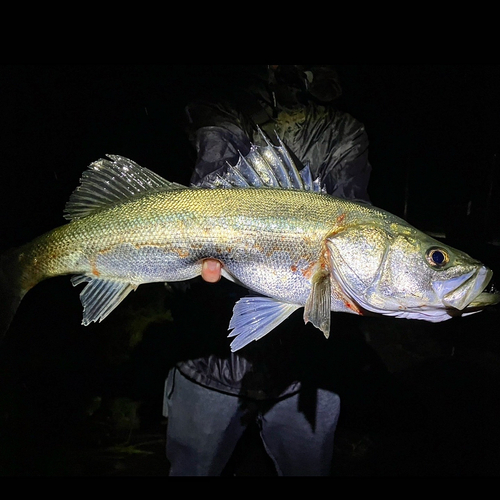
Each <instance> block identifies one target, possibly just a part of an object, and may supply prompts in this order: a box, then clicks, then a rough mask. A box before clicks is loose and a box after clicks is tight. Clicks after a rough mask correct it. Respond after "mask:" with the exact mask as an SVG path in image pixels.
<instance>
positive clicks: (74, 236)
mask: <svg viewBox="0 0 500 500" xmlns="http://www.w3.org/2000/svg"><path fill="white" fill-rule="evenodd" d="M278 141H279V143H278V145H275V144H273V143H271V142H270V140H268V139H267V138H266V143H265V144H264V145H259V146H257V145H255V144H253V145H252V146H251V148H250V151H249V153H248V154H247V155H246V156H243V155H241V154H240V156H239V159H238V160H237V163H236V164H235V165H230V164H228V165H227V166H226V168H225V170H224V171H223V172H222V173H220V172H219V173H214V174H211V175H209V176H207V177H206V178H205V180H204V181H203V182H202V183H200V185H196V186H184V185H181V184H178V183H175V182H170V181H167V180H166V179H164V178H162V177H161V176H159V175H158V174H156V173H154V172H153V171H151V170H149V169H147V168H143V167H141V166H140V165H138V164H137V163H135V162H134V161H132V160H130V159H128V158H125V157H123V156H119V155H106V157H105V158H101V159H99V160H97V161H95V162H92V163H91V164H90V165H89V167H88V169H87V170H86V171H85V172H84V173H83V174H82V178H81V180H80V185H79V186H78V187H77V188H76V190H75V191H74V192H73V194H72V195H71V196H70V199H69V201H68V202H67V204H66V207H65V211H64V216H65V218H66V219H67V220H68V221H69V222H68V223H66V224H64V225H62V226H60V227H57V228H55V229H53V230H52V231H49V232H47V233H45V234H43V235H41V236H40V237H38V238H36V239H34V240H33V241H31V242H29V243H27V244H25V245H23V246H21V247H19V248H16V249H13V250H10V251H9V252H7V253H5V254H3V255H2V256H1V259H0V260H1V262H0V278H1V280H0V308H1V310H0V329H1V331H2V332H5V331H6V330H8V327H9V325H10V323H11V320H12V318H13V316H14V314H15V311H16V309H17V307H18V305H19V303H20V301H21V299H22V298H23V296H24V295H25V294H26V293H27V292H28V290H30V289H31V288H33V287H34V286H35V285H36V284H37V283H39V282H40V281H42V280H44V279H47V278H50V277H53V276H59V275H65V274H68V275H72V277H71V282H72V284H73V285H74V286H78V285H81V284H84V285H85V286H84V288H83V289H82V291H81V293H80V300H81V303H82V305H83V320H82V324H83V325H89V324H90V323H92V322H101V321H102V320H104V319H105V318H106V317H107V316H108V315H109V314H110V313H111V312H112V311H113V310H114V309H115V308H116V307H117V306H118V305H119V304H120V303H121V302H122V301H123V300H124V299H125V298H126V297H127V296H128V294H129V293H130V292H131V291H132V290H136V289H137V287H138V286H139V285H141V284H144V283H151V282H166V283H168V282H177V281H184V280H189V279H192V278H194V277H196V276H199V275H200V274H201V269H202V262H203V260H204V259H207V258H213V259H217V260H219V261H220V262H221V263H222V275H223V276H224V277H225V278H226V279H229V280H231V281H234V282H235V283H237V284H239V285H241V286H243V287H245V288H247V289H248V290H249V294H248V295H247V296H244V297H243V298H241V299H240V300H238V301H237V302H236V303H235V305H234V309H233V315H232V318H231V319H230V321H229V328H228V330H229V334H228V336H229V337H230V338H231V339H232V341H231V345H230V347H231V350H232V351H237V350H239V349H241V348H243V347H244V346H246V345H247V344H249V343H250V342H252V341H255V340H258V339H260V338H262V337H263V336H265V335H267V334H268V333H269V332H271V331H272V330H273V329H274V328H276V327H277V326H278V325H279V324H281V323H282V322H283V321H285V320H286V319H287V318H288V317H289V316H290V315H291V314H292V313H293V312H294V311H296V310H297V309H300V308H303V309H304V312H303V317H304V322H305V323H308V322H310V323H312V324H313V325H314V326H315V327H316V328H318V329H319V330H320V331H322V332H323V334H324V335H325V337H327V338H328V336H329V333H330V323H331V312H332V311H333V312H344V313H350V314H357V315H366V314H376V315H385V316H393V317H395V318H408V319H419V320H425V321H430V322H440V321H445V320H448V319H450V318H452V317H455V316H465V315H468V314H472V313H475V312H479V311H481V310H482V309H484V308H485V307H487V306H491V305H494V304H496V303H498V302H499V300H500V294H498V293H496V292H494V291H491V290H490V291H487V290H485V288H486V287H487V285H488V283H489V282H490V281H491V279H492V274H493V272H492V270H491V269H489V268H488V267H487V266H485V265H484V264H482V263H481V262H479V261H477V260H475V259H473V258H472V257H470V256H469V255H467V254H466V253H464V252H462V251H460V250H457V249H454V248H452V247H450V246H448V245H445V244H443V243H442V242H440V241H437V240H435V239H433V238H432V237H431V236H429V235H427V234H425V233H424V232H422V231H419V230H418V229H416V228H414V227H413V226H411V225H410V224H408V223H407V222H406V221H404V220H403V219H401V218H399V217H397V216H395V215H393V214H391V213H389V212H387V211H385V210H383V209H380V208H377V207H374V206H372V205H371V204H369V203H366V202H361V201H356V200H346V199H342V198H337V197H334V196H331V195H329V194H327V193H326V192H325V191H324V189H323V188H322V186H321V180H320V179H313V176H312V173H311V169H310V168H309V166H307V165H306V166H302V165H297V164H296V160H295V159H294V158H296V157H294V156H293V154H291V151H290V150H288V148H287V146H286V145H285V144H284V143H283V142H282V141H281V140H280V139H279V137H278Z"/></svg>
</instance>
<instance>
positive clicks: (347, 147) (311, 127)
mask: <svg viewBox="0 0 500 500" xmlns="http://www.w3.org/2000/svg"><path fill="white" fill-rule="evenodd" d="M285 85H288V84H287V83H286V82H285ZM299 87H300V85H299ZM275 88H276V87H275ZM290 88H291V89H292V91H293V88H294V87H293V85H288V87H286V88H285V90H290ZM278 89H279V87H278ZM258 90H259V91H258V92H257V93H256V94H255V95H256V101H258V105H257V106H254V107H253V108H252V113H251V115H250V116H248V114H244V113H243V112H242V111H241V110H240V108H238V109H236V107H235V106H233V105H231V104H228V103H217V104H213V103H207V102H200V103H195V104H192V105H190V106H188V107H187V109H186V111H187V117H188V122H189V124H188V133H189V136H190V139H191V141H192V143H193V145H194V146H195V148H196V151H197V161H196V166H195V171H194V173H193V176H192V182H193V184H196V183H199V182H200V181H201V179H203V177H205V176H206V175H207V174H209V173H212V172H215V171H222V170H223V169H225V168H226V164H227V162H229V163H231V164H232V165H235V164H236V162H237V160H238V155H239V153H240V152H241V153H242V154H243V155H245V154H246V153H248V150H249V148H250V143H251V142H254V143H256V144H261V145H264V143H263V139H262V137H261V136H260V134H259V133H258V131H257V126H259V127H260V128H261V129H262V130H263V131H264V132H266V134H267V135H268V136H269V137H270V138H271V139H273V138H275V134H278V135H279V136H280V138H281V140H282V141H283V142H284V143H285V144H286V145H287V147H288V148H289V149H290V150H291V151H292V152H293V153H294V154H295V155H296V157H297V159H298V160H299V162H300V163H302V165H309V167H310V168H311V170H312V172H313V174H314V177H320V178H321V181H322V184H323V185H324V186H326V189H327V191H328V193H330V194H332V195H335V196H340V197H344V198H350V199H359V200H365V201H369V198H368V194H367V185H368V180H369V176H370V172H371V166H370V164H369V162H368V137H367V135H366V132H365V129H364V127H363V125H362V124H361V123H360V122H358V121H357V120H356V119H354V118H353V117H352V116H350V115H349V114H347V113H343V112H340V111H337V110H335V109H333V108H332V107H331V106H327V105H323V104H318V103H317V102H314V100H311V101H309V102H305V103H304V102H299V99H298V98H297V99H294V98H293V92H292V91H289V92H288V94H287V96H288V99H287V100H286V106H283V105H280V104H279V101H278V102H277V101H276V98H275V95H271V94H274V91H273V90H269V89H267V93H266V88H262V87H261V88H259V89H258ZM281 90H282V92H281V93H282V94H283V89H281ZM332 92H333V91H332ZM331 94H332V93H330V94H329V95H331ZM290 95H292V97H290ZM302 101H303V99H302ZM272 103H274V105H273V104H272ZM256 110H257V111H256ZM220 285H221V284H218V285H215V286H217V287H219V286H220ZM208 286H214V285H208ZM222 286H223V287H224V286H226V287H229V289H230V292H228V293H225V292H222V295H224V296H231V295H232V296H231V299H230V300H231V303H232V304H234V302H236V300H237V298H238V297H235V296H234V295H235V293H238V289H239V291H240V293H241V296H243V295H246V291H245V290H243V289H241V287H236V286H235V285H233V284H226V285H222ZM217 292H218V293H219V292H220V290H219V289H218V290H217ZM183 300H184V301H188V300H189V299H188V298H187V297H184V298H183ZM212 300H213V297H211V298H210V301H211V302H212ZM221 301H222V298H221V297H219V304H220V302H221ZM213 307H218V306H213ZM208 314H210V313H208ZM229 318H230V313H229V314H228V315H227V318H226V321H227V323H226V325H227V324H228V322H229ZM174 322H175V311H174ZM188 328H189V327H188ZM192 328H193V326H191V329H192ZM226 329H227V326H226ZM304 330H305V327H304V323H303V320H302V318H301V315H300V313H295V314H294V315H292V317H291V318H289V319H288V320H287V321H285V322H284V323H283V324H282V325H280V326H279V327H278V328H277V329H275V330H274V331H273V332H271V333H269V334H268V335H267V336H266V337H264V338H263V339H260V340H259V341H258V342H252V343H251V344H250V345H248V346H247V347H245V348H244V349H242V350H241V351H239V352H237V353H231V352H230V350H229V341H228V339H226V338H224V342H225V344H224V346H223V347H222V348H220V349H219V350H218V352H216V353H210V352H209V350H207V354H206V355H205V354H204V355H202V356H193V357H192V358H191V359H186V360H185V361H182V362H180V363H178V364H177V367H178V369H179V370H180V371H181V372H182V373H183V374H184V375H185V376H187V377H188V378H190V379H191V380H194V381H195V382H197V383H199V384H201V385H204V386H206V387H210V388H212V389H215V390H219V391H222V392H226V393H229V394H234V395H239V396H242V397H250V398H253V399H267V398H276V397H281V396H285V395H287V394H292V393H294V392H297V391H298V390H299V389H300V387H301V382H302V381H303V380H304V377H306V378H307V374H306V373H304V372H303V370H302V367H303V366H304V359H305V358H311V356H314V352H313V351H314V349H321V342H325V339H324V337H323V336H322V335H321V334H320V333H319V332H316V331H315V332H308V335H306V334H305V333H304ZM314 334H316V335H315V336H314ZM221 336H222V337H225V335H224V331H222V332H221ZM313 336H314V338H313ZM212 341H214V339H213V337H212V338H211V339H210V340H209V342H212ZM216 350H217V349H216ZM309 361H310V359H309Z"/></svg>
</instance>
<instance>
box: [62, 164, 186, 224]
mask: <svg viewBox="0 0 500 500" xmlns="http://www.w3.org/2000/svg"><path fill="white" fill-rule="evenodd" d="M106 156H107V157H108V158H109V160H108V159H104V158H101V159H100V160H97V161H95V162H93V163H91V164H90V165H89V167H88V170H86V171H85V172H84V173H83V175H82V178H81V181H80V182H81V184H80V185H79V186H78V187H77V188H76V189H75V190H74V191H73V194H72V195H71V196H70V198H69V201H68V203H66V208H65V209H64V217H65V218H66V219H70V220H72V219H80V218H81V217H86V216H87V215H90V214H91V213H94V212H97V211H99V210H102V209H103V208H107V207H109V206H111V205H113V204H115V203H119V202H123V201H124V200H127V199H130V198H134V197H135V196H140V195H142V194H144V193H149V192H151V191H153V190H157V189H181V188H185V186H182V185H181V184H176V183H174V182H169V181H167V180H165V179H163V177H160V176H159V175H158V174H155V173H154V172H152V171H151V170H148V169H147V168H143V167H141V166H139V165H138V164H137V163H135V162H134V161H132V160H129V159H128V158H125V157H123V156H118V155H106Z"/></svg>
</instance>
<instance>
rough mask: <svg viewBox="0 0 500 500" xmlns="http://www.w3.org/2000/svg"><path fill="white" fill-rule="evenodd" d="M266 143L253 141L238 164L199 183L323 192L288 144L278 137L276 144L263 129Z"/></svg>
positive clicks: (216, 185)
mask: <svg viewBox="0 0 500 500" xmlns="http://www.w3.org/2000/svg"><path fill="white" fill-rule="evenodd" d="M259 132H260V134H261V136H262V137H263V138H264V140H265V142H266V144H267V146H257V145H255V144H252V145H251V147H250V151H249V152H248V154H247V155H246V156H243V155H241V154H240V157H239V159H238V162H237V163H236V165H231V164H229V163H228V164H227V166H226V167H225V169H224V170H223V171H222V172H217V173H213V174H209V175H207V176H206V177H205V178H204V179H203V181H202V182H201V183H200V184H199V186H200V187H206V188H227V189H230V188H234V187H272V188H282V189H301V190H306V191H316V192H321V191H322V188H321V185H320V182H319V179H316V180H313V178H312V173H311V170H310V168H309V166H308V165H306V166H305V167H303V168H302V169H301V170H299V169H298V168H297V166H296V164H295V161H294V160H293V158H292V155H291V154H290V153H289V151H288V149H287V147H286V146H285V144H284V143H283V142H282V140H281V139H280V138H279V136H278V141H279V144H280V145H279V146H274V145H273V144H272V143H271V142H270V141H269V139H268V138H267V137H266V135H265V134H264V133H263V132H262V130H260V128H259Z"/></svg>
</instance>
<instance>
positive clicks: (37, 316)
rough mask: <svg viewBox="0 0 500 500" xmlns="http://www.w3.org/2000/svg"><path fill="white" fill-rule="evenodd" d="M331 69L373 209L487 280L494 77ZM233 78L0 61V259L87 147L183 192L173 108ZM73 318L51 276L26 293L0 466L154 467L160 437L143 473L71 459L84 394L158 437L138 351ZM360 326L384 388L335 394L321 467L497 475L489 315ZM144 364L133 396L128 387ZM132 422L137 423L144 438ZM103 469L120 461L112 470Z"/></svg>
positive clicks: (499, 106)
mask: <svg viewBox="0 0 500 500" xmlns="http://www.w3.org/2000/svg"><path fill="white" fill-rule="evenodd" d="M335 67H336V69H337V71H338V73H339V76H340V81H341V85H342V88H343V95H342V96H341V97H340V98H339V99H338V100H337V101H336V103H335V105H336V106H337V107H338V108H339V109H341V110H343V111H346V112H348V113H350V114H352V115H353V116H354V117H355V118H357V119H358V120H360V121H361V122H363V123H364V125H365V127H366V130H367V133H368V136H369V138H370V155H369V157H370V162H371V164H372V166H373V174H372V178H371V182H370V187H369V192H370V196H371V198H372V201H373V203H374V204H375V205H377V206H380V207H381V208H384V209H387V210H389V211H391V212H393V213H395V214H397V215H399V216H405V217H406V218H407V219H408V221H409V222H410V223H412V224H413V225H415V226H417V227H419V228H420V229H422V230H427V231H432V232H433V233H435V234H439V235H446V236H447V242H448V243H450V244H452V245H453V246H457V247H460V248H461V249H464V250H466V251H467V252H469V253H471V254H472V255H473V256H474V257H476V258H478V259H480V260H482V261H484V262H486V263H487V264H488V265H490V266H491V267H492V268H493V270H494V271H495V273H496V275H497V276H498V275H499V274H500V259H499V257H500V250H499V246H498V244H499V241H500V231H499V222H500V221H499V216H498V208H499V186H498V177H499V174H498V171H499V162H498V154H499V153H500V152H499V144H500V120H499V117H500V98H499V92H498V89H499V88H500V87H499V84H500V67H499V66H496V65H336V66H335ZM249 69H252V68H243V67H237V66H230V65H219V66H196V65H194V66H187V65H183V66H182V65H181V66H180V65H175V66H168V65H166V66H165V65H162V66H157V65H143V66H140V65H121V66H119V65H74V66H73V65H71V66H60V65H32V66H26V65H12V66H2V67H1V68H0V113H1V121H0V123H1V125H0V154H1V156H0V190H1V191H0V204H1V205H0V250H1V251H3V250H6V249H8V248H10V247H13V246H17V245H20V244H22V243H25V242H27V241H29V240H30V239H32V238H34V237H36V236H38V235H39V234H41V233H43V232H45V231H48V230H50V229H52V228H54V227H56V226H58V225H61V224H62V223H64V219H63V218H62V210H63V208H64V204H65V202H66V201H67V199H68V198H69V195H70V194H71V192H72V191H73V189H74V188H75V187H76V186H77V185H78V182H79V178H80V175H81V173H82V171H83V170H84V169H85V168H86V166H87V165H88V164H89V163H90V162H92V161H94V160H96V159H98V158H100V157H102V156H103V155H104V154H107V153H113V154H120V155H123V156H126V157H129V158H131V159H133V160H134V161H136V162H137V163H139V164H140V165H142V166H145V167H147V168H149V169H151V170H153V171H155V172H157V173H158V174H160V175H162V176H163V177H165V178H167V179H169V180H172V181H177V182H181V183H187V182H188V180H189V177H190V173H191V169H192V166H193V163H194V152H193V150H192V149H191V147H190V145H189V143H188V140H187V137H186V135H185V133H184V131H183V130H182V127H181V121H182V119H183V109H184V106H185V105H186V104H187V103H188V102H189V101H190V100H192V99H197V98H200V97H204V96H207V95H213V92H214V91H215V89H217V91H218V92H220V95H221V96H224V95H228V96H231V93H232V92H235V89H236V88H237V85H238V84H239V83H241V81H243V80H244V78H245V75H246V71H248V70H249ZM207 286H208V285H207ZM141 288H143V287H141ZM144 288H147V289H148V290H153V291H148V292H139V291H138V292H136V295H132V296H131V298H130V299H128V300H129V301H130V302H132V301H135V303H136V304H143V303H147V302H148V300H150V299H151V297H153V298H154V300H159V301H161V300H162V298H161V297H162V293H163V289H162V288H161V287H158V286H153V287H151V288H148V287H144ZM141 294H142V295H141ZM120 307H124V308H126V305H125V304H123V305H122V306H120ZM114 314H115V313H114ZM227 320H229V316H228V317H227ZM80 321H81V306H80V304H79V299H78V291H77V290H75V289H73V288H72V286H71V285H70V283H69V279H68V278H67V277H61V278H55V279H53V280H49V281H48V282H44V283H41V284H40V285H38V286H37V287H36V288H35V289H34V290H32V291H31V292H30V293H29V294H28V295H27V296H26V297H25V299H24V300H23V303H22V304H21V306H20V308H19V310H18V313H17V315H16V318H15V320H14V323H13V325H12V332H11V333H12V336H9V337H8V338H7V339H6V341H5V342H4V345H3V347H2V351H1V352H0V362H1V367H0V376H1V377H2V379H1V380H0V384H1V387H2V392H1V395H0V399H1V405H0V425H1V426H2V427H3V430H0V438H1V440H0V445H1V446H2V450H3V454H2V455H1V457H2V461H1V462H0V473H1V474H3V475H54V474H55V475H65V474H69V475H92V474H94V475H112V474H129V475H144V474H150V475H151V474H152V475H162V474H166V472H167V469H168V464H167V463H166V461H165V459H164V455H163V453H162V446H163V443H160V446H159V448H158V449H155V454H154V456H155V457H156V460H157V462H155V465H151V464H149V462H147V460H148V457H149V455H148V456H147V457H143V461H142V462H141V461H140V460H139V462H136V461H130V460H129V459H128V458H127V456H125V455H123V454H122V455H120V456H119V457H118V458H116V456H114V455H113V460H114V462H113V466H112V467H109V466H108V465H103V463H102V462H98V463H99V466H96V465H95V459H94V458H92V459H91V458H88V449H87V448H88V446H89V442H90V445H91V446H90V448H91V450H101V448H103V447H105V445H106V446H107V445H108V444H109V443H108V442H106V440H105V439H104V438H103V437H102V436H100V434H99V431H97V430H96V428H97V427H99V424H100V422H97V423H96V422H95V421H92V422H91V423H89V420H92V419H96V416H95V415H96V414H95V413H92V412H90V411H89V409H88V408H89V405H90V401H92V400H93V398H95V397H96V396H99V397H100V398H101V401H104V400H106V398H108V399H110V398H112V397H115V396H116V395H118V396H127V397H131V398H132V399H140V400H146V401H148V400H152V401H153V403H151V408H152V410H150V414H149V416H148V417H145V416H144V415H143V417H142V420H141V424H140V425H137V426H136V427H135V428H134V431H133V433H135V434H140V432H146V431H147V432H152V433H153V434H154V435H155V436H156V435H161V434H162V432H163V428H162V427H161V426H162V425H163V424H161V423H159V421H160V416H159V415H158V414H159V413H161V408H159V406H158V404H159V403H158V401H159V400H160V399H161V387H162V384H163V379H162V377H163V375H164V371H165V370H164V369H161V368H158V369H157V371H155V369H153V368H151V367H154V366H156V365H155V360H154V359H150V358H148V356H153V358H154V349H153V350H152V351H148V350H147V349H145V348H144V346H142V350H143V351H146V352H148V354H147V356H146V355H145V354H144V355H142V354H141V356H145V357H146V359H149V362H150V366H148V367H147V366H146V365H147V361H146V362H144V361H141V362H139V363H135V364H134V363H132V365H133V369H131V368H130V366H131V362H130V360H131V359H134V356H135V357H137V352H139V351H140V349H141V344H139V346H138V347H137V348H136V349H132V350H130V349H127V348H125V347H124V341H123V339H120V340H116V338H115V337H114V338H115V340H107V339H106V335H107V329H108V328H110V329H112V328H113V324H114V323H113V321H114V320H112V319H111V318H109V322H110V326H109V327H107V326H106V322H107V321H108V319H107V320H106V322H105V323H103V324H101V325H92V326H91V327H88V328H87V329H84V328H83V327H80V325H79V323H80ZM115 328H116V327H115ZM362 330H363V332H364V338H365V341H366V342H367V344H368V345H369V348H370V349H372V350H373V353H374V355H376V356H377V358H378V360H379V361H380V364H381V366H382V367H383V371H384V377H382V378H380V379H378V382H377V383H378V384H379V385H377V384H375V385H374V386H373V387H372V388H371V389H363V390H365V391H367V393H369V396H368V397H367V398H366V399H365V400H364V403H363V404H360V403H359V401H360V398H358V399H356V398H355V397H354V398H353V399H352V401H354V402H353V403H352V404H351V405H349V401H350V400H349V397H348V396H347V397H346V401H347V404H346V407H345V408H344V407H343V409H344V410H345V411H344V412H343V415H344V416H343V417H341V421H340V423H339V429H338V433H337V436H338V437H337V445H336V458H335V461H334V470H333V474H334V475H398V474H416V475H441V474H446V475H498V472H499V470H500V456H499V455H500V451H499V450H500V429H499V424H498V422H499V417H500V393H499V392H498V389H499V382H500V364H499V361H500V352H499V341H498V340H497V336H498V312H497V311H496V310H494V311H488V312H484V313H481V314H479V315H476V316H473V317H470V318H464V319H461V320H457V321H451V322H448V323H447V324H442V325H428V324H422V323H421V322H410V321H406V320H386V319H382V320H380V321H378V322H373V321H372V322H368V323H367V324H365V325H364V326H363V328H362ZM155 342H160V343H161V340H158V339H156V340H155ZM152 353H153V354H152ZM139 357H140V356H139ZM124 360H125V361H124ZM141 363H142V364H141ZM157 364H158V362H157ZM149 368H151V374H150V375H149V376H148V377H146V379H147V382H143V384H144V385H147V386H148V388H147V389H144V392H145V394H146V395H144V394H141V383H138V382H137V380H139V379H141V377H143V376H144V374H141V370H147V369H149ZM154 376H156V378H155V379H154ZM386 377H388V378H386ZM153 379H154V382H153V381H152V380H153ZM117 380H119V382H118V383H117ZM382 381H383V382H382ZM365 382H366V384H367V385H368V386H370V381H365ZM108 383H109V384H108ZM372 383H373V381H372ZM384 384H385V385H384ZM132 386H133V387H134V391H135V392H134V391H132V392H131V391H130V390H129V389H128V388H130V387H132ZM382 386H384V387H385V389H381V387H382ZM117 387H118V388H117ZM388 388H389V389H388ZM409 388H411V390H410V389H409ZM370 390H371V392H370ZM391 390H392V391H393V392H391ZM384 391H385V392H384ZM382 393H383V394H384V395H382ZM389 393H390V394H389ZM388 394H389V395H388ZM408 394H411V397H410V396H408ZM416 400H418V404H417V403H415V401H416ZM356 401H358V402H356ZM155 405H156V406H155ZM415 405H416V406H415ZM143 406H147V404H143ZM416 407H418V408H417V409H416ZM99 411H101V414H100V415H101V418H102V419H104V420H105V416H106V415H108V416H109V414H110V410H109V408H108V409H107V410H106V411H107V412H108V413H106V411H104V410H103V409H102V407H101V409H100V410H99ZM155 412H157V420H155V418H154V416H151V415H154V414H155ZM91 413H92V415H91ZM97 414H98V416H99V412H97ZM417 414H418V417H416V416H415V415H417ZM103 415H104V416H103ZM106 418H108V417H106ZM97 420H99V418H97ZM108 420H109V418H108ZM115 420H116V419H115ZM144 422H146V423H144ZM90 425H92V426H93V427H92V431H91V432H90V431H89V430H88V427H89V426H90ZM106 425H107V427H106V429H107V431H106V436H107V439H109V440H110V442H114V441H113V438H116V439H118V440H119V441H120V440H121V441H127V439H128V440H130V432H129V435H127V437H126V438H123V436H122V435H121V434H119V432H118V437H117V435H116V433H115V434H114V432H115V430H116V429H115V428H116V426H114V427H113V425H112V424H110V423H109V422H108V423H107V424H106ZM148 425H149V426H150V427H151V426H152V427H153V428H154V429H153V430H152V431H151V429H150V428H149V427H148V428H147V429H146V431H145V430H144V429H145V428H146V427H147V426H148ZM155 426H156V427H155ZM126 427H127V425H125V428H126ZM110 429H112V430H110ZM89 432H90V433H89ZM89 435H91V439H90V438H89V439H90V441H89V440H87V438H88V436H89ZM80 436H83V438H80ZM86 440H87V442H86V443H83V441H86ZM65 444H67V446H65ZM68 450H71V451H68ZM82 450H85V453H84V451H82ZM86 453H87V454H86ZM96 453H98V451H96ZM124 456H125V459H123V457H124ZM244 457H245V453H243V454H242V455H241V456H240V459H239V460H241V461H244ZM122 459H123V460H122ZM127 460H129V461H127ZM87 462H90V463H92V464H94V465H92V466H89V465H87ZM118 462H119V463H122V462H123V463H127V464H133V465H129V466H127V467H125V466H123V469H120V467H119V466H117V465H116V463H118ZM137 463H140V465H139V466H138V468H137V469H135V468H134V467H135V466H136V465H137ZM147 464H149V465H147ZM235 467H236V466H235ZM241 470H243V469H241ZM250 470H251V469H250ZM240 473H241V474H244V472H240ZM250 473H252V472H250ZM254 473H256V472H255V471H254ZM260 473H262V471H260Z"/></svg>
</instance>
